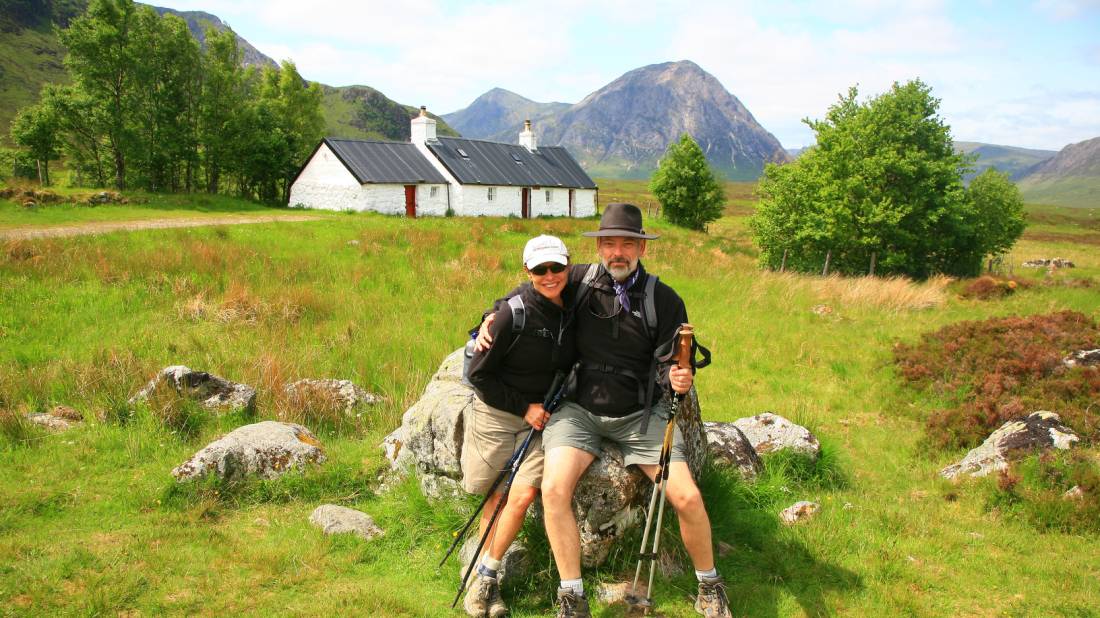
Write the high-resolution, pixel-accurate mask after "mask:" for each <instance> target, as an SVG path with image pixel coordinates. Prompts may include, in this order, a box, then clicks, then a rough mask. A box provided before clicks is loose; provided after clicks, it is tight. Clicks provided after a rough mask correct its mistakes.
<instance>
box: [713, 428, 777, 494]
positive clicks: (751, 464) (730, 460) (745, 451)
mask: <svg viewBox="0 0 1100 618" xmlns="http://www.w3.org/2000/svg"><path fill="white" fill-rule="evenodd" d="M703 427H704V428H705V429H706V432H707V443H708V444H709V445H710V454H711V459H712V460H713V461H714V462H715V463H720V464H725V465H727V466H729V467H731V468H733V469H734V470H737V471H738V472H739V473H740V474H741V478H743V479H745V480H747V481H751V480H753V479H755V478H756V477H757V475H759V474H760V473H761V472H763V471H764V462H762V461H761V460H760V456H759V455H757V454H756V449H754V448H753V447H752V442H749V439H748V438H746V437H745V434H744V433H743V432H742V431H741V430H740V429H738V428H737V425H735V424H733V423H715V422H706V423H703Z"/></svg>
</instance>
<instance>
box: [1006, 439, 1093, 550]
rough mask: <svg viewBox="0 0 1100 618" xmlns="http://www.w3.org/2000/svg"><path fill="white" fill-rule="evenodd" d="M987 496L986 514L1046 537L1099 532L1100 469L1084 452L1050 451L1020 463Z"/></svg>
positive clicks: (1009, 470)
mask: <svg viewBox="0 0 1100 618" xmlns="http://www.w3.org/2000/svg"><path fill="white" fill-rule="evenodd" d="M988 492H989V493H988V495H987V497H986V500H985V508H986V510H987V511H991V512H997V513H999V514H1001V515H1002V516H1006V517H1009V518H1012V519H1019V520H1021V521H1023V522H1025V523H1027V524H1029V525H1031V526H1035V527H1036V528H1039V529H1041V530H1045V531H1058V532H1069V533H1080V532H1093V533H1095V532H1100V466H1098V465H1097V463H1096V462H1095V461H1094V460H1093V459H1092V458H1090V457H1089V456H1088V455H1087V454H1086V453H1084V452H1082V451H1048V452H1046V453H1042V454H1039V455H1032V456H1031V457H1028V458H1026V459H1023V460H1020V461H1018V462H1015V463H1014V464H1012V465H1011V467H1010V468H1009V469H1007V470H1004V471H1002V472H1001V473H1000V474H999V475H998V476H997V478H996V481H995V482H993V483H991V484H990V485H989V487H988ZM1069 492H1075V493H1069Z"/></svg>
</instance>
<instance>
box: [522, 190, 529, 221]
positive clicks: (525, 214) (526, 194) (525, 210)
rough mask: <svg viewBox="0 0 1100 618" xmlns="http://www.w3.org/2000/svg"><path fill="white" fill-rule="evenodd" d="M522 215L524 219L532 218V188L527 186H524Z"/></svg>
mask: <svg viewBox="0 0 1100 618" xmlns="http://www.w3.org/2000/svg"><path fill="white" fill-rule="evenodd" d="M520 216H522V217H523V218H524V219H529V218H531V190H530V189H528V188H527V187H524V188H523V205H522V207H521V212H520Z"/></svg>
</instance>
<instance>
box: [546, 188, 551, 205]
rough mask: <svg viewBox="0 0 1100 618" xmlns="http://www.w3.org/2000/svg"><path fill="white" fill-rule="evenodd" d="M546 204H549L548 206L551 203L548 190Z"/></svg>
mask: <svg viewBox="0 0 1100 618" xmlns="http://www.w3.org/2000/svg"><path fill="white" fill-rule="evenodd" d="M546 203H547V204H549V203H550V189H547V190H546Z"/></svg>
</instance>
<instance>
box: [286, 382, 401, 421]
mask: <svg viewBox="0 0 1100 618" xmlns="http://www.w3.org/2000/svg"><path fill="white" fill-rule="evenodd" d="M284 390H285V391H286V394H287V397H288V398H289V399H290V403H291V405H293V406H295V407H296V408H303V407H308V406H314V407H316V406H322V407H326V408H334V409H337V410H342V411H343V412H344V414H348V415H350V414H352V412H354V410H355V408H356V407H358V406H360V405H373V404H376V403H379V402H381V401H382V398H381V397H379V396H378V395H375V394H373V393H368V392H367V391H366V390H364V389H363V388H361V387H360V386H358V385H356V384H355V383H354V382H352V381H351V380H332V379H313V378H307V379H305V380H298V381H297V382H294V383H292V384H287V385H286V386H285V387H284Z"/></svg>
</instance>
